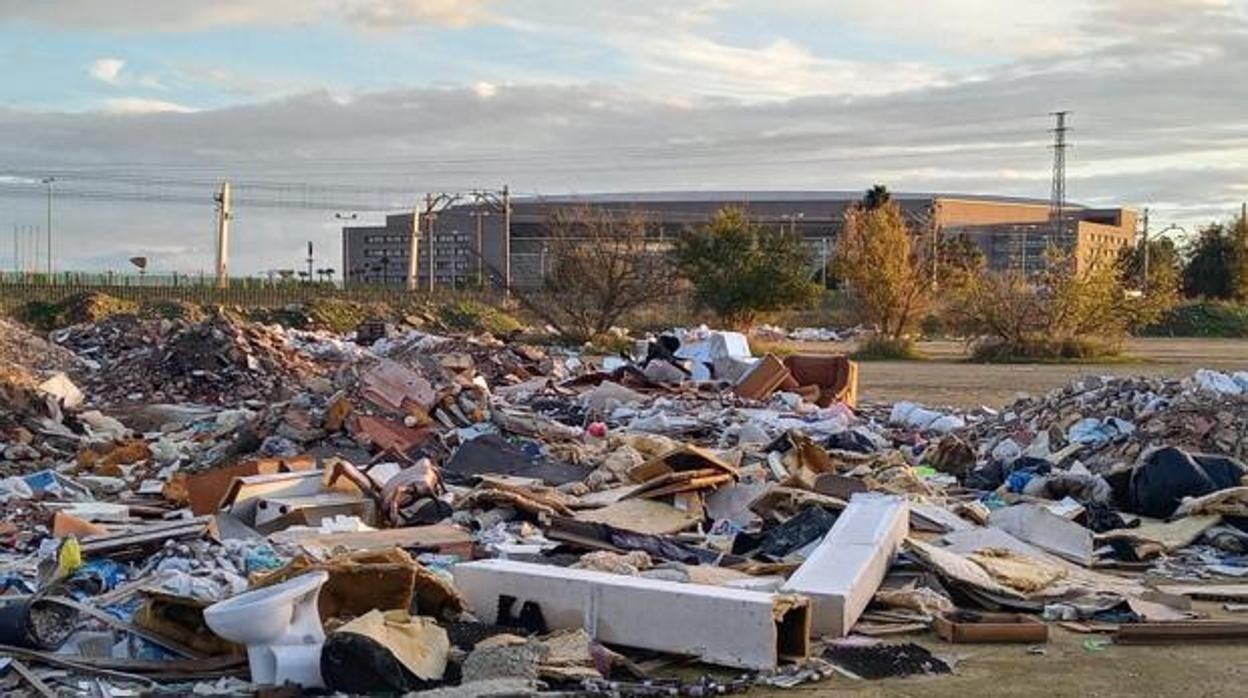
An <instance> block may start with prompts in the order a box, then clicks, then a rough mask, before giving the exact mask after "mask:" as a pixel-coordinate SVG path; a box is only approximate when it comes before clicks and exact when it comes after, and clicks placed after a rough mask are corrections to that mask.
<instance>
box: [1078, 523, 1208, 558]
mask: <svg viewBox="0 0 1248 698" xmlns="http://www.w3.org/2000/svg"><path fill="white" fill-rule="evenodd" d="M1221 521H1222V517H1221V516H1220V515H1218V514H1201V515H1196V516H1185V517H1183V518H1181V519H1178V520H1176V521H1170V522H1167V523H1163V522H1160V521H1151V520H1146V521H1144V522H1143V523H1141V524H1140V525H1139V526H1137V527H1135V528H1119V529H1115V530H1113V531H1106V532H1104V533H1101V534H1098V535H1097V536H1096V541H1097V542H1098V543H1104V542H1107V541H1111V540H1124V541H1127V542H1128V543H1130V544H1131V545H1132V546H1133V547H1134V548H1135V553H1136V555H1137V556H1138V557H1139V558H1140V559H1141V560H1147V559H1149V558H1153V557H1156V556H1158V555H1160V554H1162V553H1168V552H1173V551H1175V550H1178V549H1179V548H1183V547H1186V546H1188V545H1191V544H1192V543H1193V542H1194V541H1195V540H1196V539H1197V538H1200V536H1201V534H1202V533H1204V532H1205V531H1207V530H1209V529H1210V528H1213V527H1214V526H1216V525H1218V523H1220V522H1221Z"/></svg>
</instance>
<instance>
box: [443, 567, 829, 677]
mask: <svg viewBox="0 0 1248 698" xmlns="http://www.w3.org/2000/svg"><path fill="white" fill-rule="evenodd" d="M451 574H452V575H453V576H454V578H455V586H456V587H457V588H458V589H459V591H460V593H462V594H463V595H464V598H465V599H467V601H468V607H469V609H471V611H472V613H473V614H474V615H476V616H477V618H478V619H480V620H481V621H483V622H486V623H495V622H496V621H497V620H498V619H497V617H496V616H497V613H498V598H499V596H502V595H507V596H512V597H514V598H515V599H516V603H515V605H514V606H513V608H514V609H516V610H517V611H518V609H519V608H520V606H521V605H522V604H523V603H524V602H526V601H532V602H536V603H537V604H538V605H539V606H540V607H541V609H542V617H543V618H544V619H545V621H546V625H547V626H548V627H550V628H552V629H563V628H584V629H585V630H586V632H588V633H589V634H590V636H592V637H594V638H596V639H598V640H599V641H601V642H606V643H614V644H619V645H625V646H629V647H638V648H642V649H650V650H657V651H660V652H671V653H674V654H683V655H691V656H694V657H697V658H698V659H700V660H701V661H704V662H708V663H711V664H719V665H722V666H727V667H735V668H741V669H752V670H764V669H773V668H775V667H776V665H777V663H778V661H779V660H780V657H781V656H784V657H798V658H803V657H805V656H807V654H808V653H809V634H810V615H809V601H808V600H807V599H805V598H803V597H801V596H798V595H793V594H785V595H777V594H770V593H764V592H760V591H749V590H745V589H731V588H728V587H719V586H710V585H706V584H687V583H681V582H669V581H662V580H655V579H645V578H642V577H628V576H624V575H618V574H610V573H607V572H595V571H592V570H579V569H569V568H562V567H554V566H551V565H539V564H534V563H528V562H516V561H513V560H478V561H476V562H465V563H461V564H458V565H455V566H453V567H452V568H451Z"/></svg>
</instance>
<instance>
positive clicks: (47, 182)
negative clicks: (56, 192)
mask: <svg viewBox="0 0 1248 698" xmlns="http://www.w3.org/2000/svg"><path fill="white" fill-rule="evenodd" d="M41 181H42V182H43V183H44V184H45V185H46V186H47V187H48V250H47V252H48V283H51V282H52V183H53V182H55V181H56V177H44V178H43V179H42V180H41Z"/></svg>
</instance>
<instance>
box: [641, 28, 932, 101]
mask: <svg viewBox="0 0 1248 698" xmlns="http://www.w3.org/2000/svg"><path fill="white" fill-rule="evenodd" d="M622 43H623V44H624V45H625V46H627V47H628V49H631V50H632V51H633V52H634V57H635V59H636V60H638V61H639V62H640V64H641V67H642V68H643V70H644V71H645V73H644V75H645V77H644V78H643V79H642V80H639V81H638V82H642V83H644V84H645V85H646V86H647V88H648V89H649V90H651V91H656V92H662V93H666V94H675V95H679V94H681V93H682V92H683V93H685V94H687V95H715V96H724V97H733V98H737V99H743V100H747V101H758V100H768V99H786V98H792V97H801V96H805V95H814V94H822V95H850V94H852V95H877V94H886V93H889V92H900V91H904V90H909V89H914V88H916V87H924V86H926V87H935V86H938V85H940V84H942V83H944V82H945V81H946V79H945V78H944V76H943V75H942V74H941V72H940V71H938V70H936V69H934V68H930V67H927V66H924V65H921V64H917V63H904V62H895V63H892V62H875V61H853V60H839V59H832V58H824V57H820V56H817V55H815V54H814V53H813V52H811V50H810V49H809V48H807V47H805V46H802V45H801V44H798V43H796V42H793V41H791V40H788V39H776V40H774V41H771V42H770V43H767V44H766V45H763V46H759V47H746V46H733V45H728V44H724V43H719V42H716V41H713V40H711V39H707V38H704V37H700V36H696V35H693V34H683V33H682V34H676V35H673V36H670V37H662V38H647V39H644V40H640V41H635V42H634V41H632V40H630V39H626V40H623V41H622ZM628 49H625V50H628ZM656 77H659V78H662V81H660V82H656V80H655V78H656Z"/></svg>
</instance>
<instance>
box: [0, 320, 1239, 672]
mask: <svg viewBox="0 0 1248 698" xmlns="http://www.w3.org/2000/svg"><path fill="white" fill-rule="evenodd" d="M0 331H5V332H24V330H21V329H20V328H13V327H10V326H0ZM54 338H55V342H56V344H57V345H58V346H59V347H60V348H63V349H64V350H68V351H72V352H73V354H74V356H73V358H72V359H71V358H70V357H69V355H67V354H65V353H64V352H63V351H59V350H58V348H57V347H50V348H49V351H48V352H47V353H49V354H51V355H52V358H50V359H49V358H47V357H45V356H43V352H41V351H37V350H36V351H25V350H17V351H12V352H10V353H8V354H5V355H4V356H5V357H6V358H7V360H8V361H10V362H11V363H9V364H0V369H2V368H3V366H4V365H8V366H10V367H11V370H10V372H9V373H5V374H0V375H3V376H5V377H6V378H5V381H4V382H0V399H2V400H4V402H3V403H2V404H0V408H2V410H3V411H2V413H0V503H3V509H2V510H0V511H2V514H0V621H3V622H0V662H2V663H3V664H0V692H3V694H4V695H45V696H46V695H84V696H85V695H138V694H140V693H142V692H153V691H154V692H158V693H162V694H170V695H191V694H194V695H255V694H257V693H264V694H269V693H268V692H272V691H279V692H282V693H281V694H282V695H301V694H304V693H307V694H313V695H315V694H319V693H318V692H323V691H334V692H337V693H340V694H347V695H361V694H384V693H391V694H393V693H407V692H418V693H426V692H427V693H429V694H431V695H439V696H440V695H516V694H533V693H541V692H557V693H559V694H560V695H567V694H573V693H575V694H578V695H579V694H583V693H593V694H599V693H609V694H612V695H625V694H629V695H632V694H640V695H707V694H709V693H715V694H719V693H736V692H743V691H748V690H750V689H751V688H753V687H756V686H770V687H783V688H787V687H793V686H797V685H800V684H803V683H808V682H834V683H841V682H858V681H875V680H887V679H890V678H894V677H900V676H907V675H915V674H924V675H930V676H932V677H933V678H932V679H931V680H941V679H940V678H939V676H941V675H945V674H949V673H956V672H958V671H959V669H958V666H957V663H955V662H951V661H949V660H948V659H947V658H946V657H945V656H942V652H941V651H940V648H941V647H942V646H944V645H945V644H963V643H984V642H1018V643H1026V644H1027V645H1028V646H1030V647H1040V648H1042V647H1043V645H1044V644H1045V643H1047V642H1048V641H1049V632H1050V628H1052V627H1057V626H1060V627H1063V628H1065V629H1067V630H1070V631H1071V632H1079V633H1085V634H1088V635H1090V636H1094V637H1095V639H1093V640H1089V642H1095V643H1100V644H1105V643H1108V642H1111V641H1112V642H1115V643H1165V642H1174V641H1176V640H1179V639H1181V640H1182V641H1183V642H1185V643H1194V642H1200V641H1206V640H1208V641H1213V640H1217V641H1241V642H1242V641H1243V639H1244V638H1245V637H1248V623H1244V622H1242V621H1237V620H1235V619H1233V618H1231V619H1227V618H1225V617H1221V616H1218V617H1211V615H1212V614H1213V611H1211V610H1210V607H1208V606H1202V605H1200V604H1201V600H1202V599H1205V598H1217V599H1220V600H1225V599H1232V600H1244V599H1248V585H1246V584H1244V583H1242V582H1237V581H1236V580H1237V579H1239V578H1242V577H1245V576H1248V555H1246V552H1248V466H1245V465H1244V464H1243V462H1242V461H1240V460H1238V457H1239V456H1240V455H1241V453H1240V449H1241V448H1243V446H1242V444H1243V443H1244V441H1245V439H1244V431H1245V429H1248V425H1246V424H1248V420H1246V413H1245V409H1244V406H1245V404H1246V401H1248V375H1244V374H1231V375H1227V374H1218V373H1214V372H1207V371H1201V372H1197V373H1196V374H1195V375H1193V376H1191V377H1189V378H1187V379H1185V380H1166V379H1152V378H1096V377H1085V378H1081V379H1079V380H1078V381H1075V382H1074V383H1072V384H1071V385H1069V386H1067V387H1064V388H1061V389H1059V390H1056V391H1054V392H1052V393H1050V394H1048V395H1045V396H1042V397H1037V398H1027V399H1021V400H1019V401H1018V402H1016V403H1015V404H1013V405H1011V406H1009V407H1006V408H1004V409H1003V410H994V409H990V408H984V409H981V410H975V411H970V412H950V411H946V410H941V409H933V408H930V407H925V406H922V405H919V404H916V403H912V402H899V403H896V404H893V405H879V404H868V403H864V404H859V400H858V382H859V367H858V366H857V364H855V363H854V362H852V361H850V360H848V359H847V358H846V357H844V356H833V355H819V354H801V353H797V354H792V355H786V356H783V357H781V356H776V355H773V354H765V355H764V356H761V357H755V356H753V355H752V352H751V351H750V347H749V339H748V338H747V337H746V336H744V335H740V334H737V333H732V332H717V331H712V330H710V329H708V328H697V329H696V330H692V331H682V332H679V333H672V334H670V335H664V336H661V337H658V338H654V339H653V340H648V341H643V342H639V343H638V345H637V346H635V347H634V348H633V350H632V351H630V352H624V353H622V354H620V355H615V356H597V355H591V354H588V353H584V352H582V351H579V350H574V349H567V348H560V347H537V346H531V345H526V344H522V343H519V342H515V341H503V340H499V339H497V338H495V337H492V336H489V335H470V334H458V335H448V336H439V335H434V334H429V333H427V332H423V331H420V330H417V329H414V328H410V327H403V326H393V325H385V324H384V323H368V324H367V326H361V327H360V328H359V329H358V330H357V331H355V332H349V333H345V334H337V333H333V332H328V331H317V332H306V331H294V330H286V329H281V328H278V327H271V326H265V325H259V324H254V323H248V322H245V321H241V320H238V319H234V318H230V317H227V316H224V315H216V316H213V317H210V318H207V319H205V320H202V321H191V320H189V319H171V320H163V321H147V320H140V319H137V318H134V317H133V316H125V315H113V316H110V317H107V318H105V319H102V320H100V321H99V322H94V323H84V324H80V325H77V326H74V327H71V328H69V329H67V330H64V331H61V332H58V333H56V334H55V337H54ZM23 341H24V342H25V343H24V344H22V346H38V344H37V341H38V339H37V338H36V337H33V336H31V337H29V338H27V339H25V340H23ZM32 343H33V344H32ZM8 357H12V358H8ZM48 362H50V363H48ZM80 366H81V368H80ZM56 371H71V373H70V374H69V375H67V374H66V373H63V372H56ZM75 377H78V378H80V380H79V381H78V382H77V383H76V382H75V380H74V378H75ZM864 380H866V381H869V380H870V376H869V372H868V374H867V375H866V376H864ZM79 385H81V388H80V387H79ZM1210 583H1212V586H1211V585H1210ZM894 636H896V637H894ZM1098 646H1100V645H1098ZM955 649H956V648H955ZM943 654H946V655H947V654H950V653H943ZM690 660H695V661H697V662H699V663H700V665H699V666H700V669H699V671H698V672H695V674H696V673H701V674H703V675H702V676H701V677H698V678H692V676H694V675H695V674H691V673H690V672H689V671H688V670H687V669H682V670H679V671H675V670H673V669H672V668H671V667H670V666H669V665H675V664H681V663H687V662H688V661H690ZM5 667H8V668H10V669H13V670H8V671H6V670H5ZM846 685H848V683H847V684H846Z"/></svg>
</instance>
